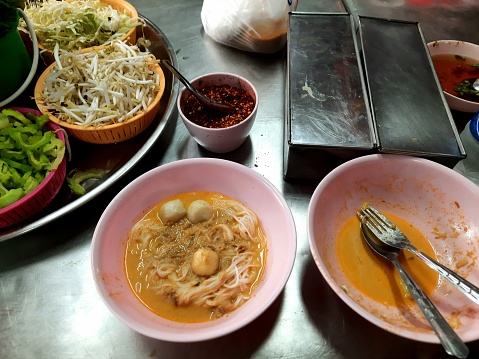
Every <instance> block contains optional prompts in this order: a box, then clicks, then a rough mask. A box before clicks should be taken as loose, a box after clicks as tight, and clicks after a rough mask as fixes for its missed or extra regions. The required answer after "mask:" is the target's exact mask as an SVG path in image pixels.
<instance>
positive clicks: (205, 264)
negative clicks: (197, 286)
mask: <svg viewBox="0 0 479 359" xmlns="http://www.w3.org/2000/svg"><path fill="white" fill-rule="evenodd" d="M218 263H219V256H218V253H216V252H215V251H214V250H212V249H209V248H200V249H198V250H197V251H196V252H195V253H194V254H193V260H192V261H191V269H192V270H193V272H194V273H195V274H196V275H199V276H210V275H212V274H215V273H216V271H217V270H218Z"/></svg>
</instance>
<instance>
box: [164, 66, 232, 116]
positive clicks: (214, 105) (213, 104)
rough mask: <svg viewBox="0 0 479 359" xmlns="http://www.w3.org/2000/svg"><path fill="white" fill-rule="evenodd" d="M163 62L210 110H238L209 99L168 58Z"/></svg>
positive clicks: (229, 111)
mask: <svg viewBox="0 0 479 359" xmlns="http://www.w3.org/2000/svg"><path fill="white" fill-rule="evenodd" d="M161 62H162V64H163V65H165V66H166V67H167V68H168V70H170V71H171V72H172V73H173V75H175V76H176V77H177V78H178V80H180V81H181V82H182V83H183V85H185V87H186V88H187V89H188V90H190V92H191V93H192V94H193V96H195V97H196V98H197V99H198V101H200V103H201V104H202V105H203V106H205V107H207V108H209V109H210V110H213V111H218V112H224V113H233V112H235V111H236V110H235V109H234V108H233V107H231V106H229V105H226V104H223V103H219V102H216V101H213V100H211V99H209V98H208V97H206V96H205V95H203V94H202V93H201V92H199V91H198V90H197V89H196V88H194V87H193V85H192V84H191V83H190V82H189V81H188V80H187V79H186V78H185V77H184V76H183V75H182V74H180V72H179V71H178V70H177V69H175V68H174V67H173V65H172V64H171V63H170V62H169V61H168V60H164V59H163V60H161Z"/></svg>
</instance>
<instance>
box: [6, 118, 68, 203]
mask: <svg viewBox="0 0 479 359" xmlns="http://www.w3.org/2000/svg"><path fill="white" fill-rule="evenodd" d="M46 122H48V116H47V115H43V116H35V115H33V114H26V115H23V114H22V113H20V112H18V111H15V110H11V109H5V110H2V112H1V113H0V208H4V207H7V206H9V205H11V204H12V203H14V202H16V201H18V200H19V199H20V198H22V197H24V196H25V195H27V194H28V193H30V192H31V191H33V190H34V189H35V188H36V187H37V186H38V185H39V184H40V183H41V182H42V181H43V180H44V179H45V177H46V176H47V174H48V173H50V171H51V170H53V169H56V168H57V167H58V166H59V164H60V162H61V161H62V159H63V157H64V155H65V146H64V143H63V142H62V141H61V140H60V139H59V138H58V137H57V136H56V135H55V134H54V133H53V132H52V131H49V130H44V129H43V128H44V125H45V123H46Z"/></svg>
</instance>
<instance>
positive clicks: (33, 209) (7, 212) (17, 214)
mask: <svg viewBox="0 0 479 359" xmlns="http://www.w3.org/2000/svg"><path fill="white" fill-rule="evenodd" d="M11 109H12V110H16V111H18V112H21V113H23V114H27V113H33V114H34V115H36V116H41V115H42V113H41V112H40V111H38V110H34V109H29V108H23V107H22V108H18V107H12V108H11ZM47 128H48V129H50V130H52V131H56V130H59V129H60V126H58V125H56V124H55V123H53V122H48V123H47ZM56 134H57V136H58V138H59V139H60V140H62V141H63V142H65V135H64V133H63V132H62V131H58V132H57V133H56ZM65 176H66V159H65V158H63V160H62V162H61V163H60V165H59V166H58V168H57V169H55V170H52V171H50V173H49V174H48V175H47V176H46V177H45V179H44V180H43V181H42V182H41V183H40V184H39V185H38V187H37V188H35V189H34V190H33V191H32V192H30V193H29V194H27V195H26V196H25V197H23V198H20V199H19V200H18V201H16V202H15V203H13V204H11V205H10V206H8V207H5V208H2V209H0V228H5V227H9V226H13V225H15V224H18V223H20V222H22V221H24V220H26V219H27V218H29V217H31V216H33V215H34V214H36V213H38V212H40V211H41V210H42V209H43V208H45V207H46V206H47V204H49V203H50V202H51V201H52V200H53V198H54V197H55V196H56V195H57V193H58V191H59V190H60V188H61V187H62V184H63V181H64V180H65Z"/></svg>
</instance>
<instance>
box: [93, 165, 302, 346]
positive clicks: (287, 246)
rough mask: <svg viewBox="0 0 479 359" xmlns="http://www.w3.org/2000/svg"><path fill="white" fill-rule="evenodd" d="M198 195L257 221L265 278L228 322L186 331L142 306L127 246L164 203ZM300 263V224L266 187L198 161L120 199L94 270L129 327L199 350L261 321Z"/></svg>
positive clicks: (253, 177)
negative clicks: (232, 202) (218, 198)
mask: <svg viewBox="0 0 479 359" xmlns="http://www.w3.org/2000/svg"><path fill="white" fill-rule="evenodd" d="M191 191H210V192H218V193H223V194H225V195H227V196H230V197H232V198H234V199H236V200H238V201H240V202H242V203H243V204H244V205H246V206H248V207H249V208H250V209H251V210H252V211H254V212H255V213H256V215H257V216H258V218H259V220H260V222H261V227H262V229H263V230H264V233H265V236H266V241H267V242H266V243H267V244H266V246H267V255H266V265H265V270H264V273H263V276H262V278H261V280H260V282H259V284H258V286H257V287H256V289H255V290H254V292H253V294H252V296H251V298H250V299H249V300H248V301H246V302H245V303H244V304H242V305H241V306H240V307H239V308H237V309H236V310H234V311H232V312H230V313H228V314H227V315H225V316H223V317H221V318H219V319H216V320H213V321H209V322H203V323H180V322H174V321H171V320H168V319H165V318H162V317H160V316H158V315H157V314H155V313H154V312H152V311H150V310H149V309H148V308H147V307H146V306H144V305H143V304H142V303H141V302H140V301H139V300H138V298H137V297H136V296H135V294H134V293H133V291H132V290H131V289H130V285H129V284H128V280H127V278H126V275H125V246H126V240H127V235H128V232H129V231H130V229H131V228H132V226H133V224H134V223H136V221H138V220H139V219H140V218H141V217H142V216H143V215H144V214H145V213H146V212H145V211H147V210H148V209H151V208H152V207H153V206H154V205H155V204H157V203H158V202H160V201H161V200H163V199H165V198H167V197H170V196H172V195H175V194H178V193H182V192H191ZM295 255H296V228H295V224H294V220H293V216H292V214H291V211H290V209H289V207H288V205H287V203H286V201H285V200H284V198H283V196H282V195H281V193H280V192H279V191H278V190H277V189H276V188H275V187H274V186H273V185H272V184H271V183H270V182H269V181H268V180H267V179H265V178H264V177H263V176H262V175H260V174H259V173H257V172H255V171H254V170H252V169H250V168H249V167H245V166H243V165H240V164H237V163H235V162H231V161H226V160H222V159H217V158H194V159H186V160H180V161H176V162H171V163H168V164H165V165H162V166H160V167H157V168H155V169H152V170H150V171H149V172H147V173H145V174H143V175H141V176H140V177H138V178H137V179H135V180H134V181H133V182H131V183H130V184H129V185H128V186H126V187H125V188H124V189H123V190H122V191H120V193H118V195H117V196H116V197H115V198H114V199H113V200H112V201H111V203H110V204H109V205H108V207H107V208H106V209H105V211H104V213H103V214H102V216H101V218H100V220H99V222H98V225H97V227H96V229H95V232H94V234H93V241H92V248H91V265H92V271H93V279H94V281H95V284H96V288H97V290H98V292H99V294H100V297H101V298H102V299H103V301H104V303H105V304H106V306H107V307H108V309H109V310H110V311H111V312H112V313H113V314H114V315H115V316H116V317H117V318H118V319H119V320H121V321H122V322H123V323H124V324H126V325H127V326H129V327H130V328H131V329H133V330H135V331H137V332H139V333H141V334H143V335H146V336H149V337H151V338H155V339H161V340H166V341H171V342H196V341H201V340H207V339H213V338H217V337H220V336H223V335H226V334H228V333H231V332H233V331H235V330H237V329H239V328H241V327H243V326H245V325H247V324H248V323H250V322H252V321H253V320H255V319H256V318H258V316H260V314H261V313H263V312H264V311H265V310H266V309H267V308H268V307H269V306H270V305H271V304H272V303H273V302H274V300H275V299H276V298H277V297H278V296H279V295H280V293H281V292H282V290H283V287H284V285H285V284H286V281H287V280H288V278H289V275H290V273H291V270H292V268H293V264H294V260H295Z"/></svg>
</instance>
